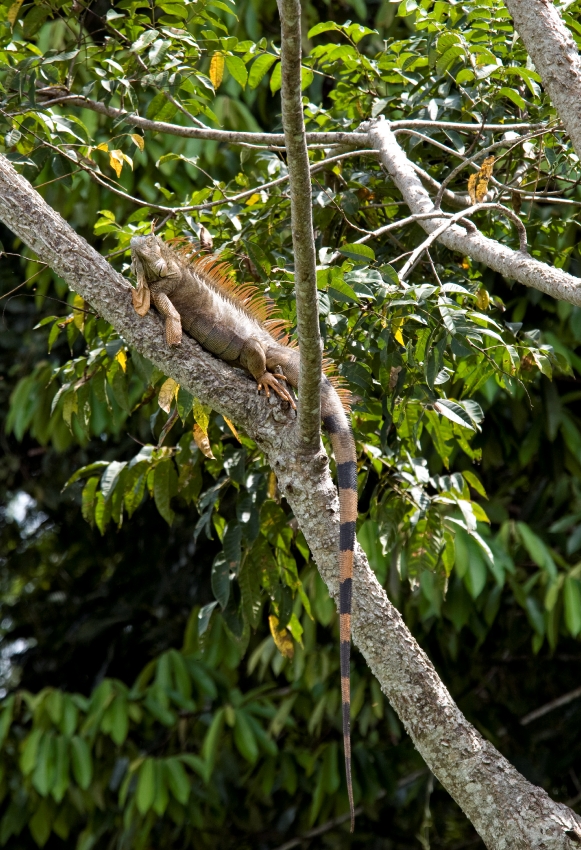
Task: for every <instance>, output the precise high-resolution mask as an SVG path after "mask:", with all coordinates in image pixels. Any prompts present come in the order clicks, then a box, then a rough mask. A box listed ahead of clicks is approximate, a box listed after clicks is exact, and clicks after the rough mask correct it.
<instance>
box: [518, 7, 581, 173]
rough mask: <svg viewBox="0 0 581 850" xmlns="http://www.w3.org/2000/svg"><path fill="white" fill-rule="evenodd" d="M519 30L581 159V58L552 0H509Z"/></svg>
mask: <svg viewBox="0 0 581 850" xmlns="http://www.w3.org/2000/svg"><path fill="white" fill-rule="evenodd" d="M505 3H506V7H507V9H508V11H509V12H510V14H511V15H512V18H513V21H514V26H515V29H516V30H517V32H518V34H519V35H520V37H521V38H522V40H523V43H524V46H525V47H526V51H527V53H528V54H529V56H530V57H531V59H532V60H533V63H534V66H535V68H536V70H537V71H538V73H539V74H540V75H541V78H542V80H543V86H544V87H545V89H546V90H547V92H548V94H549V97H550V98H551V100H552V102H553V106H554V107H555V109H556V110H557V112H558V113H559V118H560V119H561V121H562V122H563V126H564V127H565V130H566V131H567V133H568V134H569V136H570V137H571V141H572V142H573V147H574V148H575V151H576V152H577V156H578V157H579V158H580V159H581V59H580V58H579V51H578V49H577V45H576V44H575V41H574V40H573V36H572V35H571V33H570V32H569V30H568V29H567V27H566V26H565V24H564V23H563V21H562V20H561V17H560V15H559V12H558V10H557V8H556V6H555V4H554V3H553V2H552V0H505Z"/></svg>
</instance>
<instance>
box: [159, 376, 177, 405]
mask: <svg viewBox="0 0 581 850" xmlns="http://www.w3.org/2000/svg"><path fill="white" fill-rule="evenodd" d="M179 388H180V385H179V384H178V383H177V382H176V381H174V379H173V378H168V379H167V381H164V383H163V384H162V385H161V389H160V391H159V396H158V397H157V403H158V404H159V406H160V407H161V409H162V410H165V412H166V413H169V409H170V407H171V403H172V401H173V397H174V396H175V395H176V394H177V391H178V390H179Z"/></svg>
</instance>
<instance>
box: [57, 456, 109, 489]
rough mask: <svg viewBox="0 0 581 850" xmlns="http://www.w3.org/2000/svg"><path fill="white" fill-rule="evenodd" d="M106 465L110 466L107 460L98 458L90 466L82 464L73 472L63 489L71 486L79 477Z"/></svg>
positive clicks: (83, 476)
mask: <svg viewBox="0 0 581 850" xmlns="http://www.w3.org/2000/svg"><path fill="white" fill-rule="evenodd" d="M106 466H109V463H108V462H107V461H106V460H96V461H95V462H94V463H90V464H88V466H82V467H81V468H80V469H77V471H76V472H73V474H72V475H71V477H70V478H69V480H68V481H67V483H66V484H65V486H64V487H63V490H66V488H67V487H70V486H71V484H74V483H75V481H78V480H79V478H85V477H86V476H87V475H91V474H92V473H93V472H96V471H97V470H101V469H103V468H104V467H106Z"/></svg>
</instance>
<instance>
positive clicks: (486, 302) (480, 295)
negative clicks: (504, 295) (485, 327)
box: [476, 289, 490, 310]
mask: <svg viewBox="0 0 581 850" xmlns="http://www.w3.org/2000/svg"><path fill="white" fill-rule="evenodd" d="M476 305H477V307H478V309H479V310H488V308H489V307H490V295H489V294H488V292H487V291H486V290H485V289H479V290H478V292H477V293H476Z"/></svg>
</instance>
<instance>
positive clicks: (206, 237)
mask: <svg viewBox="0 0 581 850" xmlns="http://www.w3.org/2000/svg"><path fill="white" fill-rule="evenodd" d="M213 247H214V240H213V239H212V234H211V233H210V231H209V230H208V229H207V228H206V227H204V225H203V224H202V226H201V227H200V248H202V250H203V251H211V250H212V248H213Z"/></svg>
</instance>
